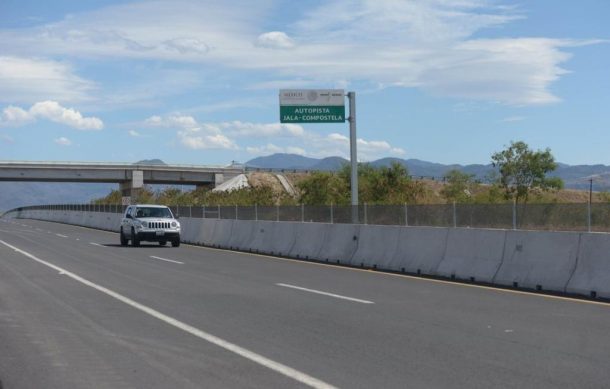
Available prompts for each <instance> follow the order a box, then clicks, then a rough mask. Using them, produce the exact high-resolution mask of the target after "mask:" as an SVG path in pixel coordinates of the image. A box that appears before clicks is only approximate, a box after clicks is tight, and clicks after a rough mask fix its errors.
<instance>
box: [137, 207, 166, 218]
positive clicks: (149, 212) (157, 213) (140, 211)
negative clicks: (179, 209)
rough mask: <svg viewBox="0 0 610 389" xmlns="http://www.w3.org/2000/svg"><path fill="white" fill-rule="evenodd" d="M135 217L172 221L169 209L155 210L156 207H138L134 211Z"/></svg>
mask: <svg viewBox="0 0 610 389" xmlns="http://www.w3.org/2000/svg"><path fill="white" fill-rule="evenodd" d="M136 217H137V218H143V217H160V218H165V219H172V218H173V216H172V213H171V212H170V210H169V208H156V207H138V208H137V210H136Z"/></svg>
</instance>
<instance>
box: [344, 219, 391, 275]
mask: <svg viewBox="0 0 610 389" xmlns="http://www.w3.org/2000/svg"><path fill="white" fill-rule="evenodd" d="M402 229H403V227H398V226H361V227H360V234H359V238H358V250H356V252H355V253H354V257H353V258H352V264H354V265H356V266H365V267H377V268H379V269H384V270H396V269H392V268H391V266H392V258H394V255H395V254H396V250H397V248H398V242H399V241H400V232H401V231H402Z"/></svg>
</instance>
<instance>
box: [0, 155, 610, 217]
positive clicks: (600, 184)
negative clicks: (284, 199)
mask: <svg viewBox="0 0 610 389" xmlns="http://www.w3.org/2000/svg"><path fill="white" fill-rule="evenodd" d="M393 162H396V163H399V164H401V165H403V166H405V167H406V168H407V169H408V171H409V174H410V175H412V176H414V177H434V178H435V179H439V178H442V177H443V176H444V175H445V174H446V173H447V172H448V171H449V170H452V169H458V170H460V171H462V172H464V173H468V174H472V175H474V177H475V178H476V179H478V180H481V181H483V182H485V181H487V179H488V178H489V176H490V174H492V173H493V172H494V168H493V166H492V165H491V164H488V165H481V164H473V165H458V164H453V165H444V164H440V163H434V162H427V161H422V160H419V159H400V158H382V159H378V160H376V161H371V162H369V163H370V164H371V165H372V166H376V167H379V166H390V165H391V164H392V163H393ZM134 164H165V163H164V162H163V161H161V160H160V159H150V160H143V161H138V162H135V163H134ZM344 164H349V161H348V160H346V159H344V158H341V157H327V158H322V159H317V158H309V157H304V156H301V155H296V154H273V155H269V156H266V157H258V158H254V159H252V160H250V161H248V162H246V163H245V165H246V167H248V168H249V169H256V168H261V169H286V170H309V171H311V170H322V171H336V170H338V169H340V168H341V167H342V166H343V165H344ZM552 175H553V176H557V177H560V178H561V179H563V181H564V183H565V187H566V188H569V189H588V188H589V179H590V178H593V190H595V191H607V190H610V166H606V165H572V166H570V165H566V164H562V163H559V164H558V168H557V170H555V171H554V172H553V173H552ZM113 189H118V185H116V184H79V183H45V182H0V211H6V210H9V209H12V208H16V207H22V206H26V205H37V204H49V203H55V204H59V203H87V202H89V201H91V200H93V199H96V198H100V197H104V196H106V195H107V194H108V193H110V191H111V190H113Z"/></svg>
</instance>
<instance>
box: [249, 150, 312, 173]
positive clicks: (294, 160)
mask: <svg viewBox="0 0 610 389" xmlns="http://www.w3.org/2000/svg"><path fill="white" fill-rule="evenodd" d="M319 162H320V160H319V159H315V158H308V157H303V156H302V155H297V154H282V153H278V154H273V155H270V156H268V157H259V158H254V159H251V160H250V161H248V162H246V166H248V167H258V168H263V169H311V168H312V166H314V165H316V164H317V163H319Z"/></svg>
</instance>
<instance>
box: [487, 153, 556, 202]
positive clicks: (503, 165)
mask: <svg viewBox="0 0 610 389" xmlns="http://www.w3.org/2000/svg"><path fill="white" fill-rule="evenodd" d="M491 160H492V164H493V166H494V167H496V168H498V170H499V173H500V176H499V177H498V185H499V186H500V188H502V190H503V191H504V197H505V198H506V199H507V200H508V199H515V201H516V202H520V201H523V203H527V200H528V197H529V194H530V191H531V190H532V189H534V188H536V189H539V190H542V191H547V190H551V189H561V188H562V187H563V181H562V180H561V179H560V178H558V177H547V173H549V172H552V171H553V170H555V169H556V168H557V163H555V158H554V157H553V155H552V154H551V150H550V149H548V148H547V149H546V150H544V151H541V150H538V151H533V150H530V148H529V146H528V145H527V144H526V143H525V142H522V141H518V142H511V144H510V146H509V147H507V148H506V149H505V150H502V151H499V152H497V153H494V154H493V155H492V156H491Z"/></svg>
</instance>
